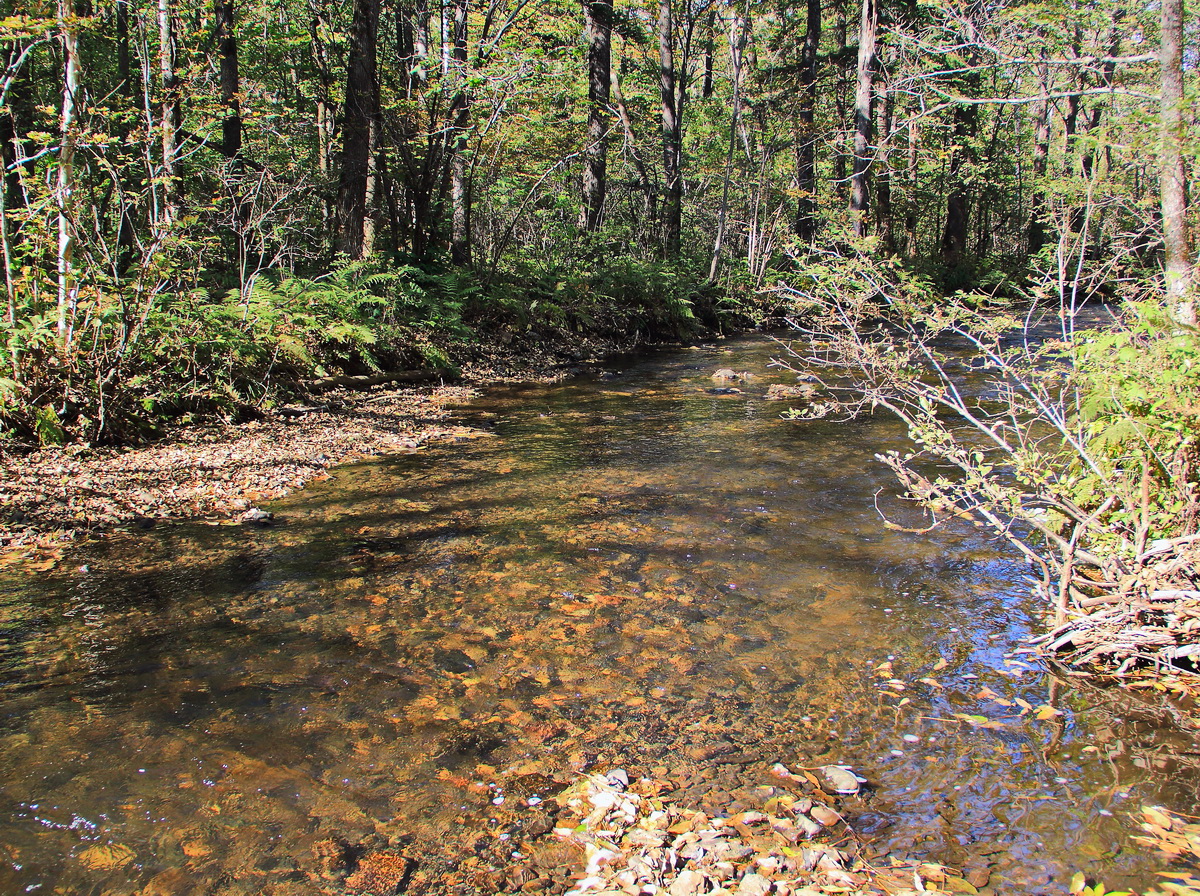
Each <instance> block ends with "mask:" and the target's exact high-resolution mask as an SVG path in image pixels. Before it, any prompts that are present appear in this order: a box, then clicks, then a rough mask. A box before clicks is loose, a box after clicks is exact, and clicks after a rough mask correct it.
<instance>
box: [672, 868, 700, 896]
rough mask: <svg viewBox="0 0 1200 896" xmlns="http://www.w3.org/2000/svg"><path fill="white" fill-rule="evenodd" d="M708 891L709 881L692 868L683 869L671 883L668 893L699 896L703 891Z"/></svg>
mask: <svg viewBox="0 0 1200 896" xmlns="http://www.w3.org/2000/svg"><path fill="white" fill-rule="evenodd" d="M706 892H708V881H707V880H705V878H704V875H703V874H701V873H700V872H699V871H693V870H692V869H691V868H689V869H687V870H686V871H681V872H680V873H679V876H678V877H677V878H675V880H674V881H673V882H672V883H671V887H670V889H668V890H667V893H668V894H670V896H699V894H701V893H706Z"/></svg>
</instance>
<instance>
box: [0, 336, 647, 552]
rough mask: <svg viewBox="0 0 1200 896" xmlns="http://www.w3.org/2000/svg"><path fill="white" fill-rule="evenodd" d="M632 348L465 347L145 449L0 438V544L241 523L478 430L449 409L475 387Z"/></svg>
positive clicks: (580, 343)
mask: <svg viewBox="0 0 1200 896" xmlns="http://www.w3.org/2000/svg"><path fill="white" fill-rule="evenodd" d="M632 347H633V346H632V345H630V344H627V343H620V342H617V341H612V340H608V341H604V340H597V339H582V338H577V339H574V340H571V341H569V342H562V343H556V344H553V345H546V344H528V345H524V346H521V347H515V346H511V345H510V346H508V347H502V346H472V347H469V348H460V349H459V350H458V351H457V352H456V353H455V354H456V357H455V358H454V360H455V362H456V363H457V364H458V365H459V367H460V369H461V371H462V376H461V378H460V379H459V380H458V381H457V382H456V383H454V384H448V383H444V384H440V385H431V386H420V387H410V388H395V387H389V386H386V385H385V386H377V387H374V388H372V389H368V390H362V391H355V390H349V389H339V390H335V391H330V392H324V393H322V394H320V395H314V396H312V397H311V398H310V399H309V400H307V401H297V402H295V403H293V404H291V405H288V406H285V407H282V408H279V409H277V410H275V411H273V412H272V413H270V414H267V415H265V416H264V417H263V418H262V419H259V420H252V421H249V422H245V423H221V422H208V423H204V424H200V425H194V426H185V427H177V428H175V429H172V430H171V431H170V433H169V434H168V436H167V437H166V438H165V439H164V440H162V441H160V442H155V443H153V444H150V445H146V446H141V447H134V448H94V447H89V446H81V445H68V446H65V447H49V448H42V449H38V450H32V451H30V450H27V449H25V450H23V449H21V448H20V446H15V447H14V446H4V445H0V549H12V548H23V547H24V548H29V547H36V548H49V547H52V546H53V545H55V544H57V543H61V542H63V541H66V540H69V539H71V538H73V537H75V536H77V535H81V534H90V533H97V532H102V531H105V530H110V529H113V528H118V527H122V526H142V527H149V526H152V525H154V524H155V523H157V522H163V521H171V520H181V519H213V520H219V521H238V520H239V519H240V518H241V517H242V515H243V514H245V513H246V512H247V511H248V510H251V509H252V508H254V507H255V506H256V504H257V503H259V502H265V501H268V500H270V499H272V498H277V497H280V496H281V495H284V494H287V493H288V492H290V491H294V490H295V489H298V488H301V487H303V486H305V485H307V484H308V483H310V482H312V481H314V480H317V479H321V478H324V477H325V476H326V475H327V473H326V471H327V470H328V469H329V468H331V467H334V466H337V465H338V464H341V463H345V462H347V461H350V460H355V459H360V458H364V457H371V456H376V455H381V454H395V453H403V452H413V451H420V450H421V449H422V448H423V447H424V446H426V445H429V444H432V443H437V442H446V441H456V440H460V439H465V438H471V437H473V436H474V435H478V433H477V432H475V431H472V430H469V429H467V428H464V427H461V426H457V425H455V424H454V423H453V422H452V420H451V415H450V412H449V410H448V407H449V406H451V405H455V404H461V403H463V402H465V401H467V400H469V399H470V398H471V397H472V396H474V395H475V394H476V393H477V390H478V389H480V388H485V387H486V386H488V385H493V384H500V383H511V382H553V381H556V380H558V379H562V378H563V377H565V376H567V375H569V374H570V373H572V372H574V371H577V370H578V369H579V368H580V366H581V365H585V364H587V363H590V362H592V361H595V360H597V359H600V358H602V357H604V356H606V355H610V354H613V353H616V352H619V351H627V350H629V349H631V348H632Z"/></svg>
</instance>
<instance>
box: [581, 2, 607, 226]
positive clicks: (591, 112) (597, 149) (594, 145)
mask: <svg viewBox="0 0 1200 896" xmlns="http://www.w3.org/2000/svg"><path fill="white" fill-rule="evenodd" d="M612 17H613V7H612V0H583V22H584V26H583V35H584V42H585V43H586V44H587V71H588V127H587V137H586V141H587V142H586V143H585V145H584V148H583V157H584V164H583V208H582V214H581V216H580V217H581V221H580V227H581V229H583V230H585V231H587V232H588V233H594V232H596V231H597V230H599V229H600V222H601V220H602V218H603V214H604V194H605V192H606V189H607V169H608V129H609V85H610V84H611V82H612V76H611V69H612Z"/></svg>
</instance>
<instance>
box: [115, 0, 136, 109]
mask: <svg viewBox="0 0 1200 896" xmlns="http://www.w3.org/2000/svg"><path fill="white" fill-rule="evenodd" d="M116 28H117V80H118V81H119V82H120V84H119V86H118V90H119V91H120V92H121V93H122V94H123V95H124V96H125V97H127V98H128V99H133V77H132V72H131V70H130V68H129V0H117V9H116Z"/></svg>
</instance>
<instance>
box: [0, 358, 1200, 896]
mask: <svg viewBox="0 0 1200 896" xmlns="http://www.w3.org/2000/svg"><path fill="white" fill-rule="evenodd" d="M778 354H779V349H778V346H776V345H775V344H774V343H771V342H769V341H767V340H739V341H731V342H729V343H722V344H717V345H712V346H702V347H699V348H693V349H687V350H677V351H667V352H661V353H658V354H655V355H653V356H649V357H642V358H637V359H633V360H628V359H627V360H626V361H625V362H614V364H613V365H611V366H610V368H609V369H608V371H606V372H604V373H598V374H597V375H594V376H586V377H581V378H578V379H573V380H571V381H568V382H565V383H562V384H559V385H554V386H528V387H511V388H499V389H493V390H490V391H489V393H488V395H487V396H486V397H484V398H482V399H480V400H478V401H476V402H474V403H472V404H471V405H470V406H468V407H466V408H464V409H463V411H462V417H463V420H464V422H466V423H468V424H472V425H474V426H476V427H478V428H480V429H482V430H484V431H486V432H487V433H488V435H486V436H485V437H481V438H478V439H475V440H472V441H469V442H464V443H462V444H459V445H455V446H451V447H446V448H434V449H431V450H428V451H425V452H423V453H419V454H415V455H411V456H397V457H392V458H387V459H383V460H379V461H375V462H366V463H360V464H355V465H350V466H347V467H344V468H342V469H340V470H339V471H337V473H336V475H335V476H334V477H333V479H332V480H330V481H327V482H325V483H321V484H318V485H315V486H312V487H310V488H308V489H306V490H304V491H303V492H300V493H298V494H295V495H293V496H291V497H290V498H288V499H286V500H284V501H280V502H277V503H275V504H274V505H272V506H271V507H270V508H269V509H271V510H273V511H274V512H275V513H276V514H277V516H278V517H279V519H280V523H279V525H277V526H275V527H272V528H264V529H258V528H248V527H229V526H205V525H199V524H197V525H179V526H170V527H160V528H158V529H156V530H152V531H150V532H144V533H136V534H134V533H130V534H117V535H114V536H112V537H110V538H107V539H105V540H103V541H100V542H97V543H92V544H89V545H85V546H83V547H81V548H80V550H79V553H78V554H77V555H76V556H74V557H73V558H72V559H71V560H70V561H69V562H64V563H63V564H61V566H60V568H59V569H57V570H55V571H53V572H50V573H45V574H40V575H38V576H36V577H33V576H25V577H17V576H16V575H15V574H13V575H10V577H9V579H8V580H7V581H0V593H3V597H0V672H2V675H0V892H3V893H23V892H30V893H81V894H82V893H95V894H110V893H111V894H116V893H122V894H124V893H145V894H150V893H156V894H168V893H271V894H291V893H320V892H337V883H336V881H331V880H330V879H329V878H327V877H322V876H321V871H322V868H321V865H320V859H319V856H320V846H319V844H320V843H321V841H323V840H327V839H328V838H331V837H337V838H341V839H342V840H343V841H345V842H347V843H350V844H357V845H358V846H359V848H361V849H369V848H383V847H386V846H389V845H390V846H391V847H394V848H396V849H402V850H403V851H404V852H405V854H406V855H410V856H412V857H414V858H416V859H417V860H418V863H419V864H418V866H417V873H416V874H415V875H414V877H413V878H412V880H411V881H410V884H409V892H428V893H440V892H464V893H467V892H488V887H489V886H490V887H492V889H495V888H496V887H497V886H498V885H497V884H495V882H494V881H495V878H491V879H490V880H492V881H493V882H492V884H487V883H480V882H479V879H476V878H470V877H469V876H467V875H463V874H460V873H459V872H458V871H457V870H456V869H457V868H458V865H459V863H460V860H461V858H462V857H463V856H465V855H470V854H472V851H474V852H475V853H478V852H479V849H480V848H479V844H480V843H481V842H482V840H487V839H489V838H490V840H491V841H493V842H495V841H499V842H503V840H504V837H500V836H499V835H500V834H501V833H502V832H503V831H512V832H514V841H513V842H516V841H517V840H519V834H520V831H521V828H520V815H521V813H522V812H523V811H526V809H525V808H524V807H525V806H526V802H525V799H526V798H528V797H529V796H534V795H535V796H540V797H543V798H545V797H548V796H551V795H552V794H553V792H554V790H555V789H556V788H560V787H561V786H563V784H565V783H568V782H570V781H571V780H573V778H574V777H575V776H576V775H578V773H579V772H580V771H582V770H585V769H589V768H609V767H613V766H617V765H620V766H622V767H624V768H626V769H628V770H629V771H630V773H631V774H642V775H649V776H654V777H657V778H661V779H663V780H669V781H670V782H671V783H672V786H674V787H675V791H676V798H678V799H679V800H681V801H683V802H686V803H691V804H693V805H698V806H703V807H706V808H707V809H708V810H709V811H714V812H715V811H718V810H719V809H720V808H721V807H722V806H730V805H733V806H739V805H742V806H750V805H752V804H753V802H754V799H755V798H756V795H761V793H763V792H764V791H762V789H761V788H762V787H764V786H766V785H769V784H770V783H771V780H772V779H771V777H770V773H769V769H770V767H771V765H773V764H774V763H776V762H783V763H784V764H786V765H788V766H789V768H793V769H799V768H803V767H812V766H817V765H823V764H827V763H831V762H839V763H847V764H849V765H852V766H853V767H854V768H855V770H856V771H857V772H858V773H859V774H861V775H862V776H863V777H864V778H866V779H867V781H868V782H869V787H868V788H867V789H866V791H865V792H864V794H863V795H862V796H861V797H857V798H852V799H848V800H846V801H845V802H844V803H843V804H841V808H842V809H843V811H845V812H846V814H847V815H848V816H850V817H851V818H852V819H853V824H854V827H855V829H856V830H857V831H858V833H859V835H860V837H861V838H862V839H863V840H866V841H869V842H870V843H871V844H872V846H871V847H870V849H871V850H872V851H874V852H877V853H886V852H894V853H896V854H900V855H906V856H911V857H917V858H922V859H928V860H935V861H943V862H947V863H950V864H953V865H956V866H959V867H964V866H965V867H967V868H975V869H980V868H982V869H986V870H987V871H989V872H990V877H989V881H988V886H989V887H990V888H991V890H992V891H994V892H997V893H1059V892H1064V891H1065V889H1066V883H1067V881H1068V880H1069V878H1070V875H1071V873H1072V872H1073V871H1074V870H1076V869H1082V870H1084V871H1086V872H1088V873H1089V874H1092V875H1095V876H1097V877H1101V878H1102V879H1104V880H1105V881H1106V882H1107V883H1108V884H1109V885H1110V886H1116V885H1118V884H1126V885H1133V886H1139V887H1140V886H1143V885H1146V884H1147V883H1148V882H1149V881H1150V880H1152V879H1153V872H1154V871H1156V870H1158V869H1159V868H1161V867H1162V865H1161V862H1160V860H1158V859H1156V858H1155V857H1154V856H1153V855H1151V854H1149V853H1148V852H1147V851H1145V850H1144V849H1143V848H1141V847H1139V846H1137V845H1136V844H1134V843H1133V842H1132V841H1131V839H1130V837H1131V835H1132V834H1135V833H1137V831H1136V816H1137V814H1138V813H1137V810H1138V808H1139V807H1140V806H1141V805H1142V803H1143V802H1152V803H1160V804H1165V805H1167V806H1169V807H1172V808H1175V809H1177V810H1180V811H1185V812H1188V811H1194V810H1195V809H1196V807H1197V805H1198V804H1200V799H1198V798H1197V774H1196V770H1195V765H1194V762H1193V761H1192V760H1190V759H1189V756H1194V754H1195V748H1194V744H1192V742H1191V741H1190V740H1189V738H1188V736H1187V735H1186V734H1185V733H1183V732H1181V731H1179V730H1177V729H1174V728H1172V727H1171V726H1170V725H1169V724H1166V723H1165V721H1164V713H1163V712H1162V711H1161V710H1160V709H1158V708H1156V707H1155V705H1154V704H1151V703H1146V704H1144V705H1140V704H1137V703H1135V702H1132V701H1131V699H1130V698H1127V697H1125V696H1123V695H1121V694H1114V693H1111V692H1104V691H1097V692H1093V693H1084V692H1082V691H1080V690H1078V689H1077V688H1073V687H1071V686H1069V685H1067V684H1065V683H1064V682H1063V681H1062V680H1060V679H1057V678H1056V677H1055V676H1054V675H1052V674H1051V673H1050V672H1048V671H1047V670H1045V669H1043V668H1041V667H1040V666H1039V665H1038V664H1037V663H1036V662H1034V661H1032V660H1030V659H1029V658H1028V657H1027V656H1026V655H1024V654H1021V653H1017V652H1016V651H1017V650H1018V648H1019V647H1020V646H1021V640H1022V639H1023V638H1024V637H1026V636H1027V635H1028V634H1029V633H1030V632H1031V631H1034V630H1035V629H1036V627H1037V624H1038V623H1037V619H1038V615H1039V613H1040V610H1041V608H1040V606H1039V605H1038V604H1037V603H1036V602H1035V600H1034V599H1033V598H1032V597H1031V596H1030V591H1029V587H1028V582H1027V580H1026V578H1025V576H1026V569H1025V568H1024V566H1023V565H1022V563H1021V562H1020V561H1019V559H1018V558H1016V557H1015V556H1014V554H1013V553H1012V552H1011V551H1010V550H1008V549H1006V548H1005V547H1004V546H1003V545H1001V544H998V543H997V542H995V541H994V540H992V539H991V538H990V537H988V536H987V535H986V534H985V533H980V532H976V531H974V530H965V531H964V530H953V531H950V530H947V531H939V532H936V533H934V534H931V535H914V534H906V533H904V532H900V531H896V530H891V529H888V528H886V527H885V526H884V524H883V522H882V520H881V517H880V511H881V510H882V511H883V512H884V513H886V514H888V515H890V516H891V517H892V518H894V519H896V520H899V521H901V522H907V523H916V522H919V520H920V517H919V515H918V514H917V513H916V511H915V510H914V509H913V508H912V507H909V506H907V505H905V504H904V503H903V502H901V501H900V500H899V499H898V498H897V496H896V493H895V491H896V490H895V485H894V483H893V482H892V480H891V479H890V476H889V473H888V471H887V470H886V469H885V468H884V467H883V466H882V465H881V464H879V463H878V462H877V461H876V460H874V454H875V453H876V452H879V451H883V450H887V449H889V448H902V447H904V445H905V440H904V434H903V432H902V431H901V430H900V428H899V427H898V426H897V425H896V424H895V423H894V422H892V421H889V420H887V419H873V420H862V421H858V422H854V423H840V424H839V423H828V422H817V423H795V422H786V421H783V420H781V419H780V417H779V414H780V411H781V410H782V409H783V407H784V406H785V405H783V404H780V403H779V402H770V401H767V400H766V399H765V393H766V391H767V388H768V387H769V386H770V385H771V384H772V383H789V382H795V376H794V375H793V374H791V373H788V372H785V371H781V370H778V369H773V368H771V367H770V366H769V364H770V360H771V358H772V357H773V356H776V355H778ZM720 367H731V368H733V369H735V370H738V371H749V372H751V373H754V374H755V375H756V376H755V378H754V379H752V380H750V381H748V382H746V383H739V384H733V385H734V386H735V387H736V388H737V389H738V390H740V391H737V392H730V393H727V394H716V393H715V392H714V391H713V390H714V389H715V388H716V386H717V384H715V383H714V382H713V381H712V380H711V379H710V376H711V374H712V372H713V371H714V370H716V369H717V368H720ZM886 663H890V664H891V665H890V667H889V666H886V665H884V664H886ZM1018 700H1023V701H1025V702H1026V703H1027V704H1028V705H1030V706H1032V707H1034V709H1035V712H1024V713H1023V712H1022V708H1021V705H1020V704H1019V703H1018V702H1017V701H1018ZM1045 705H1052V706H1054V707H1055V708H1056V709H1057V710H1059V711H1060V712H1061V713H1062V714H1061V715H1056V716H1054V717H1053V718H1049V719H1046V720H1044V721H1041V720H1038V719H1037V718H1036V717H1035V713H1036V710H1037V709H1038V708H1039V707H1042V706H1045ZM956 713H958V714H960V715H959V716H956V715H955V714H956ZM1043 715H1045V713H1043ZM962 716H979V717H983V718H985V719H986V725H985V726H980V725H979V724H977V723H978V721H979V720H978V719H976V720H975V723H972V722H971V721H964V720H963V719H962ZM534 802H536V800H534ZM506 836H507V834H505V837H506Z"/></svg>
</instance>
